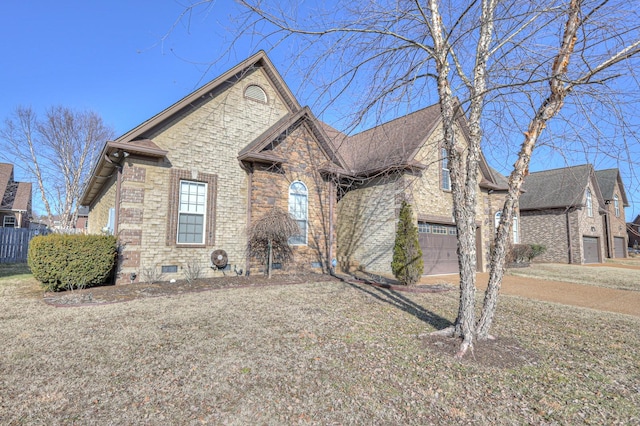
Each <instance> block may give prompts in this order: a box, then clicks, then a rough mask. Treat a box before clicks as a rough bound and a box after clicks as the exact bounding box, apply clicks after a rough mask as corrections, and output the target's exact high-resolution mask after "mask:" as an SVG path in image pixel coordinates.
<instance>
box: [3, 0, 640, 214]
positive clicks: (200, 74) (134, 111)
mask: <svg viewBox="0 0 640 426" xmlns="http://www.w3.org/2000/svg"><path fill="white" fill-rule="evenodd" d="M187 1H188V0H185V2H178V1H173V0H160V1H152V0H112V1H103V0H93V1H70V0H58V1H51V0H22V1H5V2H3V3H2V5H1V6H0V39H1V40H2V44H1V46H2V51H3V52H2V53H3V55H2V57H3V63H2V64H1V66H0V120H4V119H5V118H7V117H8V116H9V115H10V114H11V112H12V111H13V110H14V109H15V107H17V106H18V105H23V106H31V107H33V108H34V109H35V110H36V112H38V113H42V112H43V111H44V110H45V109H46V108H47V107H50V106H54V105H62V106H67V107H71V108H74V109H78V110H85V109H90V110H93V111H95V112H97V113H98V114H100V115H101V116H102V117H103V119H104V121H105V122H106V123H107V124H109V125H111V126H113V127H114V129H115V130H116V133H117V134H118V135H120V134H122V133H124V132H126V131H128V130H129V129H131V128H133V127H135V126H136V125H138V124H140V123H141V122H142V121H144V120H146V119H148V118H150V117H151V116H153V115H155V114H156V113H158V112H160V111H162V110H163V109H164V108H166V107H168V106H169V105H171V104H172V103H174V102H176V101H177V100H179V99H181V98H182V97H184V96H185V95H187V94H189V93H190V92H191V91H193V90H194V89H196V88H197V87H199V86H201V85H202V84H204V83H206V82H208V81H209V80H211V79H212V78H215V77H216V76H217V75H219V74H220V73H222V72H223V71H225V70H227V69H228V68H230V67H232V66H233V65H235V64H236V63H238V62H239V61H241V60H243V59H245V58H246V57H247V56H249V55H251V54H252V53H255V51H256V49H257V48H265V49H267V48H268V46H261V45H258V43H257V41H256V40H251V39H250V38H247V40H246V41H243V42H240V43H235V44H234V48H233V50H232V51H227V50H228V49H229V46H231V42H232V40H231V39H230V37H232V32H231V31H228V29H229V28H230V27H231V26H233V25H234V23H233V22H231V21H230V19H229V17H230V16H232V15H235V14H236V12H237V9H236V7H237V6H235V5H234V3H233V1H232V0H218V1H217V2H216V5H215V8H214V9H212V10H207V9H205V8H200V9H198V11H197V13H196V14H194V15H193V16H191V18H190V19H182V20H181V21H180V22H179V23H178V25H176V26H175V27H174V23H175V22H176V20H177V19H178V18H179V16H180V14H181V13H182V12H183V11H184V8H185V4H186V2H187ZM255 45H258V47H257V48H256V47H252V46H255ZM293 48H294V47H293V46H291V45H289V46H287V45H286V44H284V45H282V46H280V47H279V48H278V49H276V50H275V51H271V52H270V53H269V55H270V58H271V59H272V61H273V62H274V64H275V65H276V67H277V68H278V69H279V71H280V72H281V73H283V74H285V80H286V81H287V83H288V85H289V86H290V88H291V89H292V91H293V92H294V93H296V94H299V92H300V89H301V88H300V87H298V86H299V85H300V84H299V81H300V80H299V79H296V77H295V70H294V69H293V68H289V67H290V63H289V62H287V60H286V58H287V53H288V50H291V49H293ZM214 60H215V61H216V62H214V63H212V61H214ZM288 70H291V71H292V72H291V73H289V72H287V71H288ZM299 100H300V102H301V103H302V104H313V102H314V99H305V98H304V97H302V96H299ZM331 124H334V123H331ZM534 157H535V156H534ZM543 161H546V160H543ZM493 165H494V166H496V167H497V168H501V167H503V166H510V164H508V165H507V164H505V165H499V164H493ZM550 166H551V167H558V166H563V164H558V165H550V164H548V163H546V164H541V162H539V163H536V162H535V161H534V163H533V164H532V170H533V171H537V170H542V169H545V168H549V167H550ZM502 171H504V170H502ZM19 177H20V176H19V175H18V178H19ZM627 194H628V195H629V197H630V198H631V200H630V201H631V202H632V206H631V207H630V208H628V209H627V219H628V220H632V219H633V217H635V215H636V214H638V213H640V199H639V200H638V203H637V204H634V203H633V202H634V200H635V199H638V197H639V194H638V183H637V182H635V183H634V182H627Z"/></svg>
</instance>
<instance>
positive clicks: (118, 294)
mask: <svg viewBox="0 0 640 426" xmlns="http://www.w3.org/2000/svg"><path fill="white" fill-rule="evenodd" d="M331 281H345V282H350V283H357V284H366V285H370V286H373V287H377V288H382V289H387V290H391V291H400V292H410V293H437V292H443V291H449V290H451V289H452V287H451V286H449V285H446V284H437V285H429V286H416V287H407V286H404V285H398V284H391V283H388V282H387V280H384V279H382V280H379V281H383V282H379V281H377V280H375V279H372V278H370V277H361V276H355V277H354V276H349V275H337V276H331V275H326V274H292V275H284V274H281V275H280V274H279V275H275V276H273V277H272V278H271V279H269V278H267V277H266V276H264V275H251V276H241V277H237V276H226V277H217V278H207V279H199V280H195V281H193V282H191V283H190V282H187V281H186V280H180V281H176V282H173V283H171V282H168V281H163V282H157V283H132V284H122V285H107V286H99V287H91V288H86V289H82V290H71V291H61V292H46V293H45V294H44V302H45V303H47V304H49V305H51V306H56V307H71V306H94V305H106V304H111V303H119V302H128V301H131V300H136V299H144V298H149V297H163V296H164V297H170V296H176V295H180V294H186V293H197V292H202V291H210V290H220V289H231V288H247V287H264V286H274V285H294V284H302V283H308V282H331Z"/></svg>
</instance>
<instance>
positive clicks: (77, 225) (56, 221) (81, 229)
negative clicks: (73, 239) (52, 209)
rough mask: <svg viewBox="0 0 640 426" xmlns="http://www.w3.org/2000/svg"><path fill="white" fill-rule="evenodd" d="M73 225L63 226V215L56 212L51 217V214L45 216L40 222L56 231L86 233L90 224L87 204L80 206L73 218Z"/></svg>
mask: <svg viewBox="0 0 640 426" xmlns="http://www.w3.org/2000/svg"><path fill="white" fill-rule="evenodd" d="M70 222H71V226H69V227H63V226H62V216H61V215H57V214H54V215H52V216H51V218H49V216H43V217H42V218H41V219H40V224H41V225H42V226H44V227H45V228H49V229H50V230H52V231H54V232H63V233H75V234H82V233H86V232H87V229H88V225H89V208H88V207H87V206H80V207H78V212H77V216H76V219H75V221H73V220H71V221H70Z"/></svg>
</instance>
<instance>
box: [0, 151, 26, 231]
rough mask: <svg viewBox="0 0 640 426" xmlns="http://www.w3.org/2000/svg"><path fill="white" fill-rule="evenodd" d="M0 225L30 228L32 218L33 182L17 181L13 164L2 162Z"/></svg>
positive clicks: (0, 176) (0, 168) (0, 172)
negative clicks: (14, 176)
mask: <svg viewBox="0 0 640 426" xmlns="http://www.w3.org/2000/svg"><path fill="white" fill-rule="evenodd" d="M0 194H2V202H1V204H0V226H2V227H3V228H28V227H29V222H30V220H31V183H29V182H16V181H15V180H14V178H13V164H7V163H0Z"/></svg>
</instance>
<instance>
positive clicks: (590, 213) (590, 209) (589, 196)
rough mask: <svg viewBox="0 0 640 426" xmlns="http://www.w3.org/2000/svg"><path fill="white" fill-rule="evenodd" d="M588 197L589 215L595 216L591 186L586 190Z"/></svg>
mask: <svg viewBox="0 0 640 426" xmlns="http://www.w3.org/2000/svg"><path fill="white" fill-rule="evenodd" d="M586 198H587V203H586V204H587V216H589V217H593V204H592V201H593V200H592V197H591V190H590V189H589V188H587V192H586Z"/></svg>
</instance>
